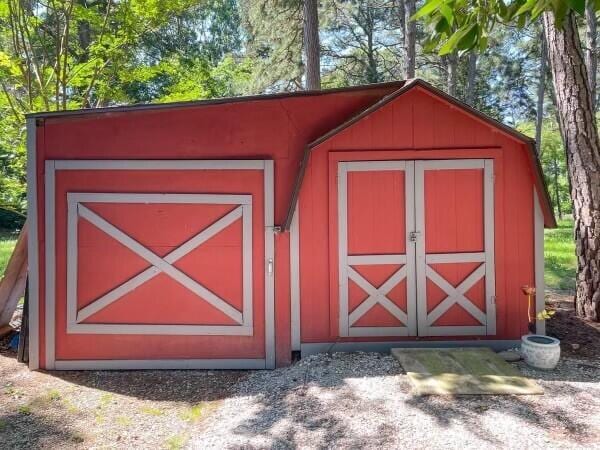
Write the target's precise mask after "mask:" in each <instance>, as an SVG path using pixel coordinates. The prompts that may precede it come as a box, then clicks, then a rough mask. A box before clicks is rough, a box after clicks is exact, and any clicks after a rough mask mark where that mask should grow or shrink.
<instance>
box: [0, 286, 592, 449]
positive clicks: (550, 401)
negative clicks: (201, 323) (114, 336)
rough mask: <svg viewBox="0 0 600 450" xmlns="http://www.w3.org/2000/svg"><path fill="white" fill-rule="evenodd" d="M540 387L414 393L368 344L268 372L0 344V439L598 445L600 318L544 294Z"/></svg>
mask: <svg viewBox="0 0 600 450" xmlns="http://www.w3.org/2000/svg"><path fill="white" fill-rule="evenodd" d="M549 304H550V305H551V306H552V307H553V308H556V310H557V313H556V316H555V318H553V319H552V320H551V321H549V322H548V333H549V334H551V335H554V336H557V337H559V338H560V339H561V340H562V341H563V344H562V349H563V355H564V356H563V358H562V360H561V363H560V365H559V367H558V368H557V370H555V371H551V372H543V371H536V370H533V369H530V368H528V367H526V366H525V364H524V363H522V362H520V363H518V367H519V368H520V369H521V370H522V371H523V372H524V373H525V374H526V375H528V376H530V377H531V378H533V379H536V380H538V382H539V383H540V384H541V385H542V386H543V387H544V389H545V390H546V394H545V395H543V396H520V397H518V396H502V397H500V396H498V397H496V396H470V397H439V396H438V397H415V396H413V395H412V394H411V391H410V384H409V382H408V380H407V377H406V375H405V374H404V372H403V370H402V368H401V366H400V365H399V364H398V363H397V362H396V361H395V360H394V359H392V358H391V357H389V356H386V355H381V354H376V353H356V354H346V355H342V354H335V355H320V356H315V357H310V358H306V359H303V360H301V361H300V362H299V363H297V364H295V365H293V366H292V367H288V368H282V369H278V370H275V371H256V372H250V371H248V372H234V371H131V372H102V371H94V372H54V373H46V372H42V371H40V372H31V371H29V370H28V369H27V368H26V367H25V366H24V365H23V364H19V363H17V362H16V359H15V354H14V353H13V352H10V351H7V350H6V348H4V345H5V344H6V342H4V343H0V448H2V449H13V448H14V449H21V448H22V449H33V448H61V449H62V448H131V447H134V448H152V449H156V448H168V449H169V448H170V449H177V448H186V447H192V448H240V447H244V448H323V447H336V448H349V447H361V448H386V447H387V448H390V447H396V448H397V447H400V446H409V447H411V448H441V447H450V448H456V447H464V448H482V447H486V448H487V447H513V448H516V447H520V448H599V449H600V359H599V358H598V357H599V356H600V327H599V326H598V324H593V323H588V322H585V321H582V320H581V319H579V318H577V317H576V316H574V314H573V311H572V300H571V298H570V296H568V295H560V294H552V295H551V296H550V297H549Z"/></svg>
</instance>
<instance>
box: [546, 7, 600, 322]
mask: <svg viewBox="0 0 600 450" xmlns="http://www.w3.org/2000/svg"><path fill="white" fill-rule="evenodd" d="M543 21H544V30H545V34H546V43H547V45H548V58H549V60H550V67H551V71H552V79H553V83H554V92H555V95H556V103H557V107H558V115H559V119H560V120H559V125H560V129H561V134H562V137H563V142H564V145H565V150H566V154H567V165H568V174H569V180H570V184H571V198H572V200H573V216H574V219H575V224H574V229H575V230H574V231H575V233H574V234H575V245H576V256H577V279H576V285H577V292H576V294H575V306H576V310H577V313H578V314H579V315H581V316H585V317H587V318H589V319H592V320H599V319H600V267H599V266H600V140H599V139H598V128H597V126H596V121H595V117H594V109H593V107H592V97H591V95H590V92H589V84H588V79H587V70H586V66H585V62H584V58H583V52H582V49H581V41H580V39H579V34H578V32H577V23H576V21H575V16H574V15H573V13H572V12H571V13H569V14H568V16H567V17H566V18H565V21H564V24H563V27H562V29H558V28H556V26H555V23H554V15H553V14H552V13H551V12H544V13H543Z"/></svg>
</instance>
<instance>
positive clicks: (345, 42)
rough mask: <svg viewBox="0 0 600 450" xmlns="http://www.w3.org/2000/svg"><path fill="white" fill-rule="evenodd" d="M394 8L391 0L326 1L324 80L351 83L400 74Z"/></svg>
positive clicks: (397, 28)
mask: <svg viewBox="0 0 600 450" xmlns="http://www.w3.org/2000/svg"><path fill="white" fill-rule="evenodd" d="M397 8H398V4H397V2H395V1H392V0H367V1H355V0H353V1H346V0H329V1H327V2H325V3H324V8H323V12H324V14H323V16H324V18H325V21H324V27H323V31H324V33H323V34H324V36H325V39H324V40H323V55H324V65H325V66H326V67H327V69H326V71H324V81H327V82H328V84H334V83H331V81H332V80H334V81H335V84H337V85H352V84H360V83H377V82H380V81H384V80H386V79H397V78H400V77H402V76H403V74H402V72H401V71H400V70H399V69H400V68H402V67H404V64H403V63H404V52H403V49H402V48H401V46H400V43H401V41H402V39H401V36H402V32H401V30H400V22H401V21H399V20H398V12H397ZM325 72H326V73H325Z"/></svg>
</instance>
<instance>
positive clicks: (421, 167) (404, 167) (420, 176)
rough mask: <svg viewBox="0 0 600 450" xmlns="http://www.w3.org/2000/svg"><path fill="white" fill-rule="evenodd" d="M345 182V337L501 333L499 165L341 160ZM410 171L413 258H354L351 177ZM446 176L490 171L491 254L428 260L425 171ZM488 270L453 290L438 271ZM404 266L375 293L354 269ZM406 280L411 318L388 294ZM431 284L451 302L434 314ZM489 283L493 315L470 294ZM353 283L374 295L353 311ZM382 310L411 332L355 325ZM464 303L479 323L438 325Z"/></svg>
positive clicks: (341, 213)
mask: <svg viewBox="0 0 600 450" xmlns="http://www.w3.org/2000/svg"><path fill="white" fill-rule="evenodd" d="M337 164H338V167H337V173H338V175H337V183H338V239H339V242H338V246H339V248H338V259H339V261H338V262H339V267H338V270H339V272H338V274H339V302H340V306H339V310H340V316H339V329H340V336H342V337H349V336H352V337H369V336H371V337H372V336H408V335H410V336H416V335H419V336H471V335H494V334H496V305H495V267H494V262H495V257H494V245H495V244H494V166H493V160H491V159H452V160H414V161H412V160H401V161H351V162H346V161H340V162H338V163H337ZM392 170H395V171H399V170H401V171H404V173H405V205H406V206H405V208H406V210H405V215H406V254H402V255H400V254H380V255H349V254H348V208H347V205H348V201H349V199H348V173H349V172H352V171H362V172H365V171H392ZM430 170H434V171H440V170H479V171H480V172H482V180H483V184H482V189H483V192H482V194H483V199H484V210H483V217H482V223H483V227H484V233H483V234H484V248H483V251H477V252H452V253H444V254H431V253H430V254H428V253H426V251H425V239H426V236H425V229H426V228H425V206H426V205H425V172H426V171H430ZM470 262H477V263H480V265H479V266H478V267H476V268H475V269H474V270H473V271H472V273H471V274H469V275H468V276H467V277H466V278H465V279H464V280H463V281H462V282H461V283H460V284H459V285H458V286H457V287H454V286H453V285H451V284H450V283H448V282H447V281H446V280H445V279H444V278H443V277H442V276H440V275H439V273H438V272H437V271H436V270H434V269H433V268H432V267H431V266H430V265H432V264H446V263H470ZM376 264H398V265H402V264H403V266H402V267H401V268H400V269H399V270H397V271H396V272H395V273H394V274H393V275H392V276H391V277H390V278H389V279H388V280H387V281H385V282H384V283H383V284H382V285H381V286H379V287H375V286H372V285H371V284H370V283H369V282H368V281H367V280H365V279H364V278H363V277H361V276H360V274H358V273H357V272H356V271H355V270H354V269H353V268H352V266H353V265H376ZM404 279H406V289H407V311H402V310H400V308H398V307H397V306H396V305H395V304H394V303H392V302H391V301H389V300H388V299H387V297H386V294H387V293H388V292H389V291H390V290H391V289H392V288H393V287H394V286H396V285H397V284H398V283H399V282H400V281H402V280H404ZM428 279H429V280H431V281H432V282H433V283H435V284H436V285H437V286H438V287H439V288H440V289H441V290H442V291H444V292H445V293H446V298H445V299H444V300H443V301H442V302H440V303H439V304H438V305H436V307H435V308H434V309H433V310H432V311H428V308H427V293H426V286H427V280H428ZM481 279H484V280H485V299H486V300H485V302H486V306H485V311H482V310H480V309H479V308H478V307H477V306H475V304H474V303H473V302H471V301H470V300H469V299H468V298H467V297H466V293H467V292H468V291H469V289H470V288H471V287H473V285H474V284H475V283H477V282H478V281H479V280H481ZM349 280H352V281H353V282H354V283H355V284H357V285H358V286H359V287H360V288H361V289H362V290H363V291H364V292H366V293H367V294H368V295H369V296H368V297H367V299H366V300H364V301H363V302H362V303H361V304H359V305H358V306H357V307H356V308H355V309H354V310H353V311H349V310H348V281H349ZM375 304H380V305H381V306H383V307H384V308H385V309H386V310H388V312H390V313H391V314H392V315H393V316H394V317H396V319H398V320H399V321H400V322H401V323H402V324H404V325H405V326H402V327H383V326H382V327H357V326H353V324H355V323H356V322H357V321H358V319H359V318H360V317H362V315H364V314H365V313H366V312H367V311H369V310H370V308H372V307H373V306H374V305H375ZM455 304H458V305H460V306H461V307H462V309H464V310H465V311H466V312H467V313H469V314H470V315H471V316H472V317H474V318H475V319H476V320H477V322H478V324H477V325H469V326H437V325H434V323H435V322H436V321H437V320H438V319H439V318H440V317H442V316H443V314H445V313H446V311H448V309H450V308H451V307H452V306H453V305H455Z"/></svg>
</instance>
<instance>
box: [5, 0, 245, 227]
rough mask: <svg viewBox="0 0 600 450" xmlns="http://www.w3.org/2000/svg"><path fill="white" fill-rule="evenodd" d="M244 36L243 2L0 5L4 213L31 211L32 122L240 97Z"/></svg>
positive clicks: (111, 0)
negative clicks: (28, 129) (82, 112)
mask: <svg viewBox="0 0 600 450" xmlns="http://www.w3.org/2000/svg"><path fill="white" fill-rule="evenodd" d="M242 37H243V34H242V33H241V17H240V14H239V12H238V4H237V1H236V0H125V1H116V0H102V1H94V2H90V1H84V0H58V1H53V2H50V3H46V2H43V1H40V0H31V1H27V2H23V1H20V0H0V89H1V90H0V207H5V208H8V209H11V210H15V211H17V212H24V211H25V207H26V192H25V181H26V177H25V165H26V151H25V124H24V116H25V114H27V113H30V112H37V111H44V110H61V109H73V108H88V107H98V106H110V105H115V104H122V103H137V102H167V101H174V100H197V99H203V98H211V97H222V96H231V95H237V94H239V93H243V92H245V91H246V90H247V86H248V85H249V83H250V79H251V76H250V74H251V73H252V71H253V70H254V63H253V61H252V60H248V59H246V58H243V57H241V55H240V51H241V48H242ZM0 225H2V223H0Z"/></svg>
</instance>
